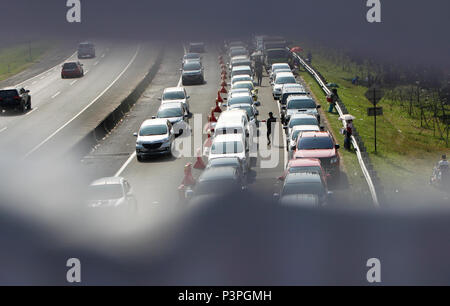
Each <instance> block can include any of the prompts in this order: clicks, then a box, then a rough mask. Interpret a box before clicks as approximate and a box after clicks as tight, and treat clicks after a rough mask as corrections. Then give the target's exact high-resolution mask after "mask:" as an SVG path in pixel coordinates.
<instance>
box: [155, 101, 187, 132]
mask: <svg viewBox="0 0 450 306" xmlns="http://www.w3.org/2000/svg"><path fill="white" fill-rule="evenodd" d="M156 118H161V119H167V120H169V121H170V123H171V124H172V127H173V130H174V133H175V134H176V135H181V134H183V132H184V131H187V129H188V128H189V124H188V121H189V114H188V112H187V110H186V108H185V107H184V104H183V103H181V102H167V103H164V104H161V106H160V107H159V109H158V113H157V115H156Z"/></svg>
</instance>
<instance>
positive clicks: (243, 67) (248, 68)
mask: <svg viewBox="0 0 450 306" xmlns="http://www.w3.org/2000/svg"><path fill="white" fill-rule="evenodd" d="M238 70H252V68H250V66H234V67H233V70H232V71H238Z"/></svg>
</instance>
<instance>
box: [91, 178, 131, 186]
mask: <svg viewBox="0 0 450 306" xmlns="http://www.w3.org/2000/svg"><path fill="white" fill-rule="evenodd" d="M123 181H124V178H123V177H120V176H118V177H102V178H99V179H97V180H95V181H93V182H92V183H91V185H90V186H100V185H115V184H122V182H123Z"/></svg>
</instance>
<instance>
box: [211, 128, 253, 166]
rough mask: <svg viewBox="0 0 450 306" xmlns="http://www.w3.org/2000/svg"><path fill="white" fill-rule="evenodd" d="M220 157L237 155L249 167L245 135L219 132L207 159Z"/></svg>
mask: <svg viewBox="0 0 450 306" xmlns="http://www.w3.org/2000/svg"><path fill="white" fill-rule="evenodd" d="M222 157H237V158H239V159H240V160H241V161H242V163H243V165H245V167H246V169H248V168H249V167H250V157H249V147H248V145H247V144H246V137H245V136H244V135H242V134H220V135H217V136H215V137H214V140H213V142H212V145H211V150H210V152H209V158H208V160H212V159H215V158H222Z"/></svg>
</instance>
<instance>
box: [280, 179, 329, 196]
mask: <svg viewBox="0 0 450 306" xmlns="http://www.w3.org/2000/svg"><path fill="white" fill-rule="evenodd" d="M293 194H317V195H323V194H325V188H324V186H323V185H322V184H321V183H320V182H317V183H316V182H314V183H313V182H303V183H297V184H294V183H293V184H286V185H284V187H283V196H285V195H293Z"/></svg>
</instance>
